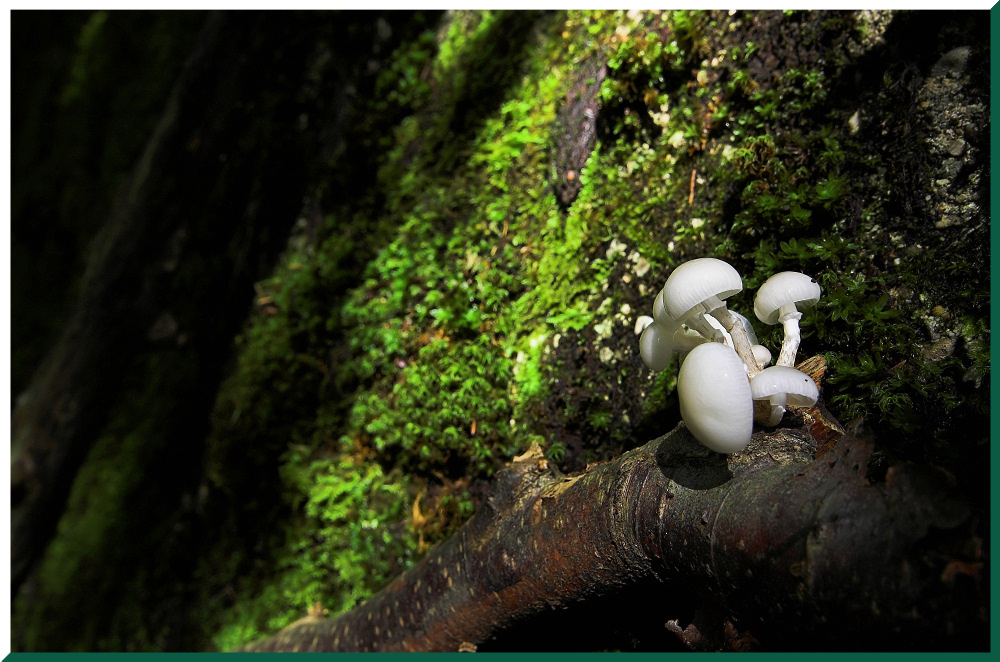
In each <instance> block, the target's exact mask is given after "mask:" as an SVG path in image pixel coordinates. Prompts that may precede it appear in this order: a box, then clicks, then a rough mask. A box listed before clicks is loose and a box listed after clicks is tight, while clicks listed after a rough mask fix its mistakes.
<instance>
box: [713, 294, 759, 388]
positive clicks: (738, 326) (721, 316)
mask: <svg viewBox="0 0 1000 662" xmlns="http://www.w3.org/2000/svg"><path fill="white" fill-rule="evenodd" d="M712 298H713V299H715V297H712ZM716 301H718V299H716ZM705 306H706V307H707V306H708V302H707V301H706V302H705ZM708 312H709V313H710V314H711V315H712V317H714V318H715V319H717V320H719V322H720V323H721V324H722V326H724V327H725V328H726V331H728V332H729V335H730V336H732V338H733V345H734V348H735V349H736V353H737V354H738V355H739V357H740V358H741V359H743V362H744V363H745V364H746V365H747V377H749V378H750V379H753V377H754V375H756V374H757V373H758V372H760V364H758V363H757V359H756V357H754V355H753V349H752V348H751V346H750V339H749V338H748V337H747V330H746V328H745V327H744V326H743V322H741V321H740V319H739V318H738V317H736V315H733V314H732V313H731V312H729V309H728V308H726V304H724V303H722V302H721V301H720V302H719V306H717V307H715V308H713V309H712V310H710V311H708Z"/></svg>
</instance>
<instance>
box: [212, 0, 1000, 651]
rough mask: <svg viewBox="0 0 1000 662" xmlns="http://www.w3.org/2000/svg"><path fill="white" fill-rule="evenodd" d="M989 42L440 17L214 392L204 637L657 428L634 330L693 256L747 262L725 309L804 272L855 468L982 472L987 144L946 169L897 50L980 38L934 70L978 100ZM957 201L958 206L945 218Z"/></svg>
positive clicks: (577, 19) (860, 26)
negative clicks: (498, 493)
mask: <svg viewBox="0 0 1000 662" xmlns="http://www.w3.org/2000/svg"><path fill="white" fill-rule="evenodd" d="M945 18H946V20H944V19H945ZM969 20H971V19H969ZM970 31H971V32H970ZM981 32H982V30H980V29H979V28H977V27H975V24H974V23H968V24H967V19H966V18H964V17H962V16H959V15H955V14H946V15H942V16H935V17H933V18H932V17H921V16H915V15H909V14H902V15H892V14H881V13H868V12H864V13H861V14H846V13H824V12H784V13H780V12H768V13H763V14H744V13H736V14H728V13H725V12H662V13H639V12H628V13H626V12H568V13H558V14H536V13H521V12H513V13H511V12H473V13H469V12H458V13H450V14H448V15H446V17H445V20H444V21H443V23H442V25H441V26H440V27H438V28H434V29H428V30H427V31H425V32H424V33H423V34H422V35H421V36H420V37H419V38H417V39H415V40H412V41H410V42H407V43H406V44H405V45H404V46H403V47H401V48H400V50H399V51H398V52H397V53H396V54H395V56H394V58H393V61H394V64H393V66H392V67H390V68H389V69H387V70H385V71H384V72H383V74H382V76H381V78H380V80H379V89H378V95H376V97H375V100H374V101H372V102H371V103H372V107H371V109H370V110H371V111H372V112H382V113H386V114H387V115H388V116H393V117H397V116H398V117H400V118H402V119H400V120H399V121H398V122H396V123H395V124H394V125H393V127H392V130H391V131H382V130H381V129H383V128H384V127H381V126H379V125H377V124H376V125H373V126H372V127H371V130H370V132H368V133H365V132H366V131H367V130H368V129H366V127H364V126H362V127H359V128H358V133H359V135H361V136H362V137H364V138H365V140H366V142H364V144H366V145H367V146H369V147H370V148H371V156H369V158H370V159H371V160H372V162H373V163H374V164H375V165H376V167H377V172H378V175H377V183H376V184H375V185H374V186H372V187H371V188H367V189H363V190H358V191H357V192H356V195H355V196H353V197H352V198H350V199H348V198H344V197H343V196H342V197H340V198H338V199H337V200H336V201H335V202H333V203H330V204H329V205H328V206H327V207H326V208H325V210H324V214H323V215H322V221H321V222H319V223H318V224H317V225H316V226H315V227H312V228H309V229H308V231H303V234H302V235H301V236H297V237H294V238H293V239H292V242H291V244H290V248H289V250H288V252H287V254H286V256H285V258H284V259H283V261H282V263H281V265H280V266H279V268H278V269H277V271H276V272H275V274H274V276H273V277H272V278H271V279H270V280H268V281H266V282H262V283H260V286H259V290H260V291H259V293H258V294H259V296H258V299H257V304H258V305H257V310H256V312H255V313H254V315H253V316H252V319H251V320H250V321H249V323H248V325H247V327H246V330H245V331H244V333H243V334H242V335H241V336H240V338H239V339H238V349H239V358H238V361H237V364H236V366H235V367H234V369H233V371H232V372H231V374H230V376H229V378H228V379H227V380H226V381H225V382H224V384H223V386H222V389H221V391H220V393H219V396H218V399H217V404H216V408H215V414H214V416H213V431H212V434H211V435H210V438H209V449H208V455H207V460H206V463H207V464H206V466H207V480H206V489H207V491H208V497H206V502H207V505H206V506H205V507H206V509H207V511H208V512H210V513H214V515H211V516H207V518H210V517H215V518H216V520H217V521H221V522H223V525H221V526H220V530H221V531H223V534H224V535H219V536H217V538H216V540H215V542H213V543H212V544H211V545H209V547H208V548H207V551H206V552H205V553H204V554H203V556H202V558H200V559H199V568H200V569H199V571H198V577H199V581H200V582H201V586H200V587H199V589H198V591H199V595H200V597H199V598H198V599H197V600H195V602H197V603H198V604H199V609H200V610H202V612H203V613H204V624H205V627H206V629H207V630H211V631H213V632H214V633H215V634H214V639H213V642H214V645H215V646H217V647H218V648H220V649H228V648H232V647H235V646H238V645H240V644H243V643H246V642H248V641H250V640H253V639H255V638H257V637H260V636H262V635H264V634H267V633H270V632H273V631H274V630H276V629H278V628H280V627H283V626H284V625H287V624H288V623H290V622H291V621H293V620H295V619H297V618H299V617H301V616H303V615H304V614H305V613H306V611H307V610H308V609H309V608H310V607H312V606H313V605H315V604H317V603H319V604H320V605H321V607H322V608H323V609H325V610H327V612H330V613H333V612H337V611H340V610H343V609H347V608H349V607H351V606H352V605H353V604H356V603H357V602H358V601H360V600H363V599H364V598H365V597H366V596H368V595H370V594H371V593H372V592H374V591H376V590H378V589H379V588H380V586H382V585H383V584H384V583H386V582H387V581H388V580H389V579H390V578H391V577H392V576H394V575H395V574H397V573H399V572H400V571H402V570H403V569H405V568H406V567H408V566H409V565H410V564H412V563H413V562H414V561H415V560H416V559H418V558H420V556H421V555H422V554H423V553H424V552H425V550H426V549H427V548H428V546H430V545H432V544H434V543H435V542H437V541H439V540H441V539H443V538H445V537H446V536H448V535H449V534H450V533H451V532H453V531H454V530H455V529H456V528H457V526H458V525H459V524H460V523H461V522H462V521H463V520H464V519H465V518H467V517H468V516H469V515H470V514H471V512H473V510H474V509H475V507H476V505H477V503H478V499H479V497H480V495H481V494H482V491H483V489H484V486H485V485H486V484H487V482H488V480H489V478H490V476H491V475H492V474H493V473H494V472H495V471H496V470H497V469H498V468H499V467H500V466H502V465H503V463H504V462H506V461H508V460H509V459H510V458H511V457H512V456H513V455H515V454H516V453H518V452H519V451H522V450H524V449H526V448H527V447H528V446H529V444H530V443H531V442H532V441H538V442H539V443H540V444H541V445H542V447H543V448H544V449H545V451H546V454H547V456H548V457H549V458H550V459H551V460H552V461H553V462H554V463H555V464H557V465H558V466H560V467H561V468H562V469H563V470H565V471H572V470H578V469H581V468H583V467H584V466H585V465H586V464H587V463H588V462H592V461H600V460H603V459H607V458H609V457H613V456H615V455H617V454H619V453H620V452H622V451H623V450H626V449H628V448H632V447H634V446H636V445H638V444H640V443H644V442H646V441H648V440H649V439H651V438H653V437H654V436H656V435H658V434H662V433H664V432H666V431H668V430H669V429H671V428H672V427H674V426H675V425H676V424H677V422H678V420H679V415H678V412H677V405H676V397H675V395H674V386H675V379H676V369H675V368H676V366H670V367H668V368H667V370H665V371H663V372H662V373H659V374H653V373H651V372H650V371H648V370H647V369H646V368H645V367H644V366H643V365H642V362H641V361H640V359H639V356H638V343H637V336H636V335H635V333H634V330H633V327H634V324H635V319H636V317H637V316H638V315H642V314H649V311H650V309H651V306H652V301H653V298H654V296H655V294H656V293H657V291H658V289H659V288H660V287H662V284H663V282H664V280H665V278H666V276H667V275H668V274H669V273H670V270H671V269H672V268H673V267H675V266H676V265H678V264H680V263H681V262H683V261H685V260H687V259H691V258H694V257H701V256H713V257H718V258H722V259H725V260H727V261H729V262H730V263H731V264H733V265H734V266H735V267H736V268H737V269H738V270H739V271H740V273H741V274H743V276H744V284H745V287H746V290H745V291H744V292H743V293H741V294H739V295H737V296H736V297H734V299H733V306H732V307H733V308H735V309H736V310H738V311H742V312H744V313H747V312H749V311H750V309H751V307H752V295H753V292H754V291H755V289H756V287H757V286H759V285H760V284H761V283H762V282H763V281H764V280H765V279H766V278H767V276H769V275H770V274H772V273H774V272H776V271H781V270H797V271H803V272H805V273H808V274H810V275H813V276H815V277H816V278H817V280H818V281H819V283H820V284H821V286H822V288H823V293H824V299H823V301H822V302H821V304H820V305H819V306H817V308H816V309H814V310H812V311H809V312H807V313H806V315H805V318H804V320H803V343H802V348H801V350H800V356H809V355H813V354H824V355H825V356H826V357H827V359H828V361H829V366H830V368H829V373H828V381H827V384H826V391H825V397H826V399H827V402H828V404H829V407H830V409H831V410H832V412H833V413H834V414H835V415H836V416H838V417H839V418H841V419H842V420H844V421H847V420H850V419H863V420H864V422H865V424H866V425H868V426H869V427H870V428H871V429H872V430H873V431H874V434H875V439H876V443H877V448H878V452H877V455H876V461H875V462H874V463H873V466H872V468H871V470H872V477H873V479H878V478H879V477H880V475H881V471H882V470H883V469H884V467H885V466H887V465H888V463H890V462H892V461H895V460H897V459H909V460H914V461H919V462H924V461H930V462H935V463H938V464H941V465H943V466H945V467H947V468H948V469H949V470H950V471H952V472H953V473H955V474H958V475H960V476H964V475H967V474H972V475H976V476H979V474H978V473H976V469H975V468H976V467H982V466H983V465H984V459H985V458H986V457H987V452H986V442H987V440H988V414H989V323H988V312H989V282H988V281H989V276H988V274H989V264H988V249H986V248H985V246H987V245H988V240H989V239H988V235H989V221H988V212H987V206H988V195H987V193H986V192H985V191H986V189H987V186H986V184H987V182H986V180H987V179H988V174H989V167H988V153H989V152H988V135H984V134H983V133H978V134H977V133H976V132H975V131H973V130H972V124H973V123H974V121H975V113H974V112H972V114H971V115H968V116H966V117H965V119H964V120H962V121H964V122H965V129H963V130H964V133H963V134H962V138H961V140H962V141H963V145H964V147H963V149H962V151H961V153H960V154H959V155H958V156H955V157H953V160H955V159H957V162H958V164H959V165H958V169H957V170H956V172H955V173H954V174H953V175H952V176H950V178H946V177H944V176H942V175H941V174H940V172H939V170H940V164H941V162H942V159H941V158H940V157H941V155H940V154H939V153H938V152H935V151H934V150H929V149H927V148H926V146H925V145H926V141H927V140H928V136H932V135H934V132H935V131H938V129H936V128H935V124H934V121H933V118H932V117H930V115H929V112H930V111H928V110H927V106H926V105H924V106H921V104H926V103H930V102H932V101H934V100H933V99H931V100H930V101H928V99H927V98H926V95H927V94H928V92H927V89H928V88H927V85H928V84H929V83H933V80H932V77H931V76H930V75H929V72H930V71H931V67H932V65H933V64H934V62H935V60H936V58H937V56H935V57H934V58H931V59H930V60H928V57H929V56H927V55H924V54H923V53H922V52H921V49H920V48H919V47H918V46H916V45H908V43H909V42H907V39H908V38H909V37H910V36H912V35H914V34H917V35H919V36H921V37H922V38H924V39H927V40H933V49H934V50H935V51H936V52H938V53H941V52H945V51H948V50H950V49H951V48H952V47H954V46H962V45H965V44H964V42H963V43H960V40H961V39H962V38H968V39H969V43H970V44H971V45H972V46H973V49H972V52H971V56H970V57H969V59H968V62H967V63H966V64H965V67H966V69H965V70H963V71H962V72H959V73H957V74H956V75H955V76H953V77H951V78H949V79H948V80H950V81H952V83H954V84H955V85H959V86H960V87H961V90H960V91H961V93H963V94H966V95H967V96H968V98H969V99H970V101H969V104H967V107H970V108H971V107H973V106H974V104H975V103H982V104H986V99H987V95H988V85H985V86H984V85H982V84H977V83H975V82H974V81H975V80H977V78H976V75H978V74H979V73H980V72H982V71H984V70H985V67H987V66H988V61H989V57H988V55H989V54H988V50H987V46H986V45H987V44H988V38H987V36H986V35H984V34H981ZM777 34H781V35H783V38H782V39H781V40H778V39H774V38H773V37H774V36H775V35H777ZM963 35H973V37H963ZM603 63H607V69H606V70H603V71H602V69H601V65H602V64H603ZM580 72H584V74H583V75H582V76H581V74H580ZM591 74H593V75H591ZM921 85H923V87H921ZM581 90H582V91H581ZM588 90H589V92H588ZM579 94H593V95H594V100H595V104H593V105H591V106H588V105H587V104H586V103H580V104H578V106H574V103H573V100H574V99H576V98H577V97H576V96H575V95H579ZM921 95H925V96H924V97H922V96H921ZM937 103H942V102H941V100H940V99H939V100H938V101H937ZM570 106H573V107H577V108H578V109H579V112H578V113H577V112H575V111H573V112H567V111H566V108H567V107H570ZM594 107H596V108H599V111H598V112H597V113H596V114H595V113H593V112H588V108H594ZM985 107H987V108H988V104H986V106H985ZM855 116H856V117H857V118H859V119H856V120H855V119H852V118H853V117H855ZM980 119H983V118H980ZM956 121H958V119H956ZM949 130H950V129H949ZM589 136H591V137H592V140H590V138H588V137H589ZM573 140H576V141H578V143H577V144H575V145H570V146H567V141H573ZM949 144H950V143H949ZM581 154H582V157H581ZM567 177H571V178H572V180H573V181H574V183H573V184H572V186H569V187H567V186H566V181H565V180H566V178H567ZM941 179H946V180H947V183H945V184H941V183H938V184H934V183H933V182H939V180H941ZM934 186H936V187H937V188H935V189H933V190H935V191H937V193H935V194H934V195H937V196H938V197H937V198H931V197H930V195H931V194H930V193H927V192H928V191H930V190H931V189H932V188H933V187H934ZM959 189H961V191H964V193H963V195H965V196H966V198H968V199H964V202H962V204H964V205H965V206H964V207H962V209H964V210H965V211H964V212H963V213H964V214H965V216H961V214H960V215H959V216H960V218H959V220H958V221H956V223H955V224H954V225H951V226H949V225H941V224H940V223H938V225H935V221H936V220H937V219H938V218H939V216H938V211H936V208H935V207H934V206H933V205H932V204H931V203H934V204H946V203H947V204H953V205H954V204H958V203H957V202H955V200H954V199H953V198H955V196H957V195H958V192H959ZM567 190H568V191H570V193H568V194H567V193H561V191H562V192H565V191H567ZM925 195H926V196H927V197H926V198H925ZM949 196H950V197H949ZM970 196H971V197H970ZM969 205H972V207H970V206H969ZM756 326H757V330H758V334H759V335H760V336H761V339H762V341H763V342H764V343H765V344H766V345H768V346H769V347H771V348H772V350H776V348H777V347H778V345H780V336H779V331H778V330H776V329H765V328H762V327H761V325H756ZM979 477H980V478H981V476H979Z"/></svg>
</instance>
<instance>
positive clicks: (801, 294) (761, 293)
mask: <svg viewBox="0 0 1000 662" xmlns="http://www.w3.org/2000/svg"><path fill="white" fill-rule="evenodd" d="M819 297H820V289H819V283H817V282H816V281H815V280H813V279H812V278H810V277H809V276H807V275H805V274H803V273H799V272H798V271H782V272H781V273H776V274H774V275H773V276H771V277H770V278H768V279H767V280H766V281H764V284H763V285H761V286H760V289H759V290H757V297H756V298H755V299H754V301H753V312H754V314H755V315H756V316H757V319H759V320H760V321H761V322H763V323H764V324H777V323H778V318H779V317H780V316H781V307H782V306H786V305H788V304H790V303H791V304H794V305H795V306H796V307H802V306H812V305H814V304H815V303H816V302H817V301H819Z"/></svg>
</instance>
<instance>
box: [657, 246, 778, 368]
mask: <svg viewBox="0 0 1000 662" xmlns="http://www.w3.org/2000/svg"><path fill="white" fill-rule="evenodd" d="M742 290H743V279H742V278H740V275H739V273H738V272H737V271H736V269H733V267H732V266H731V265H729V264H727V263H726V262H723V261H722V260H717V259H715V258H711V257H702V258H697V259H694V260H690V261H688V262H685V263H684V264H682V265H680V266H679V267H677V268H676V269H674V271H673V273H671V274H670V277H669V278H667V282H666V284H664V286H663V292H662V295H663V306H664V308H665V309H666V312H667V314H669V316H670V317H671V318H673V319H674V320H676V321H677V322H678V323H679V324H687V325H688V326H690V327H691V328H693V329H695V330H697V331H699V332H700V333H702V334H703V335H704V336H705V337H706V338H710V339H711V338H713V336H714V335H715V334H717V333H718V332H717V331H716V330H715V329H713V328H712V327H711V325H710V324H709V323H708V322H707V321H706V320H705V314H706V313H708V314H710V315H712V316H713V317H714V318H716V319H717V320H719V322H721V323H722V326H723V327H724V328H725V329H726V331H728V332H729V335H730V336H731V337H732V339H733V346H734V347H735V348H736V353H737V354H739V358H741V359H743V362H744V363H746V365H747V367H748V369H749V370H748V374H750V375H751V376H753V375H755V374H757V373H758V372H760V366H758V365H757V361H756V359H754V356H753V351H752V350H751V349H750V345H751V343H750V341H749V340H748V339H747V333H746V329H745V328H744V326H743V324H742V323H741V322H740V320H739V319H738V318H737V317H736V316H735V315H733V314H732V313H730V312H729V310H728V309H727V308H726V303H725V301H724V300H725V299H727V298H728V297H731V296H732V295H734V294H736V293H737V292H740V291H742ZM654 317H655V313H654Z"/></svg>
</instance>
